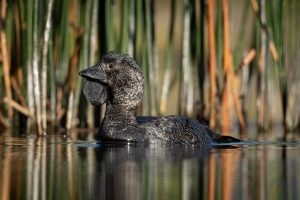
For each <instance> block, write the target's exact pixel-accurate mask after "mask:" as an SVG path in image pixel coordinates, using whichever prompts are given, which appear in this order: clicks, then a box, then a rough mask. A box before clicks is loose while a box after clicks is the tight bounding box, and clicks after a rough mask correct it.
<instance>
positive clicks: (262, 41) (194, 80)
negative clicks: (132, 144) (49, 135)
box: [0, 0, 300, 134]
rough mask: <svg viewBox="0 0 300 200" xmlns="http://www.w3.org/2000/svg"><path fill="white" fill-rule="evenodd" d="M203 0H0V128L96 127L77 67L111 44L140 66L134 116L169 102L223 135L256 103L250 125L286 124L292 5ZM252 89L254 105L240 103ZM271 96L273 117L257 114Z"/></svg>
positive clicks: (291, 86)
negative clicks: (140, 91)
mask: <svg viewBox="0 0 300 200" xmlns="http://www.w3.org/2000/svg"><path fill="white" fill-rule="evenodd" d="M207 3H208V4H207V7H205V6H204V4H205V2H204V1H200V2H198V1H167V2H158V1H154V0H146V1H128V0H123V1H121V0H108V1H103V2H98V1H96V0H89V1H78V0H66V1H63V2H59V1H54V0H51V1H35V0H29V1H28V2H26V4H25V3H24V2H22V1H14V2H6V0H1V28H0V42H1V43H0V47H1V50H0V55H1V56H0V64H1V66H2V67H1V68H0V77H1V78H3V82H1V83H0V88H1V91H3V92H1V94H0V95H1V101H0V107H1V113H0V124H1V126H3V127H7V126H8V125H9V124H12V123H9V121H14V122H15V121H17V123H14V124H18V125H24V121H25V120H24V119H27V121H28V126H29V127H30V128H32V127H34V128H36V130H37V133H38V134H45V133H46V132H47V124H50V123H51V124H52V125H53V124H54V125H55V126H57V125H62V126H63V127H65V128H67V129H70V128H71V127H74V126H89V127H94V126H97V125H98V124H99V121H100V118H101V115H100V114H99V112H100V108H91V106H90V105H89V106H88V105H87V103H86V101H85V100H84V98H83V96H82V93H81V83H82V80H81V78H79V77H77V76H78V71H79V70H80V69H82V68H85V67H88V66H91V65H92V64H94V63H96V62H97V61H98V59H99V58H100V56H101V54H103V53H105V52H107V51H110V50H116V51H122V52H124V53H129V54H130V55H132V56H134V57H135V58H136V59H137V61H138V63H139V64H140V65H141V67H142V69H143V72H144V75H145V81H146V84H145V85H146V87H145V98H144V101H143V104H142V108H141V109H140V111H142V112H143V114H157V113H161V114H167V113H174V111H172V110H177V108H179V109H178V113H179V112H181V113H183V114H186V115H189V116H199V118H201V119H206V121H207V119H209V123H210V126H211V127H213V128H215V127H217V126H218V125H222V127H223V130H224V131H225V132H230V131H231V130H232V125H233V124H234V122H235V121H237V122H238V123H239V126H240V128H242V129H243V128H245V126H246V123H247V121H248V120H251V121H253V117H252V118H250V117H248V116H253V114H252V110H254V108H256V104H257V103H258V108H257V109H256V110H257V111H256V112H257V113H258V115H257V117H255V118H254V120H256V121H257V122H258V124H259V127H260V128H263V129H266V128H268V127H269V124H271V123H273V124H274V123H276V122H278V119H280V120H281V121H282V122H283V125H284V126H285V127H287V128H289V129H292V128H296V127H297V125H298V124H299V115H298V114H297V113H299V109H300V108H299V106H297V105H295V103H293V102H298V100H299V96H300V95H299V94H298V92H297V89H298V87H299V82H297V81H296V80H297V76H299V73H300V72H299V70H297V67H296V66H297V63H298V62H299V56H298V54H297V51H298V49H297V47H298V46H299V45H298V46H297V45H296V44H298V43H299V40H298V37H296V36H297V32H298V29H297V28H296V27H297V24H296V22H297V20H296V19H295V18H296V14H297V9H295V8H297V6H298V7H299V2H298V1H296V0H293V1H291V2H290V3H287V2H265V1H263V0H259V1H258V0H252V1H251V2H247V1H234V2H227V1H223V3H222V4H221V3H220V2H213V1H208V2H207ZM212 3H214V4H215V5H213V4H212ZM250 5H252V6H250ZM166 13H167V14H166ZM255 15H256V16H257V17H256V18H255ZM166 16H167V18H168V19H169V20H164V19H163V18H164V17H166ZM242 19H244V20H242ZM165 21H166V22H168V23H167V24H166V25H165V27H168V28H166V29H165V30H167V31H169V33H168V34H165V35H167V36H166V38H165V39H161V38H163V37H164V34H161V32H162V30H161V29H160V27H161V26H159V23H164V22H165ZM206 24H207V26H206ZM229 24H230V26H229ZM206 40H207V42H206ZM161 52H163V53H161ZM206 52H207V54H206ZM253 52H255V53H253ZM268 54H269V55H270V56H267V55H268ZM241 61H242V62H241ZM207 62H208V65H207V64H206V63H207ZM238 64H240V65H238ZM238 66H239V67H238ZM294 71H295V73H294ZM162 72H163V74H162V75H161V73H162ZM179 72H181V73H179ZM161 79H163V80H161ZM255 79H258V80H259V81H258V82H257V84H254V86H256V88H254V89H251V88H250V86H248V85H249V83H250V82H251V81H252V82H253V80H255ZM254 82H255V81H254ZM160 83H162V84H160ZM277 85H279V86H277ZM178 86H179V87H178ZM206 86H209V87H206ZM251 87H253V86H251ZM245 88H246V89H245ZM273 88H275V89H273ZM271 91H275V93H276V94H272V92H271ZM159 94H161V95H159ZM253 94H257V95H258V101H257V102H251V101H250V99H251V96H253ZM276 95H280V96H281V101H279V103H281V105H282V117H277V118H276V119H275V117H274V115H272V114H270V115H269V116H267V113H268V112H267V111H268V110H271V111H272V112H273V113H274V112H276V113H280V112H281V109H276V110H275V109H274V108H277V106H274V105H277V104H278V103H277V102H275V100H274V99H277V98H273V97H276ZM174 96H176V97H179V98H178V99H180V100H179V101H178V102H179V103H178V105H174V104H176V103H177V101H172V100H171V99H172V98H173V97H174ZM170 102H171V103H170ZM274 102H275V103H274ZM250 104H251V105H250ZM197 105H200V106H199V108H198V107H197ZM87 107H88V109H87ZM293 108H295V109H293ZM13 109H15V110H16V111H17V112H12V111H13ZM197 109H198V110H197ZM101 110H102V112H103V109H101ZM273 110H275V111H273ZM233 111H234V112H233ZM195 112H198V113H195ZM234 116H235V117H234ZM276 116H280V115H276ZM18 118H19V120H16V119H18ZM275 120H277V121H275ZM219 121H220V123H219ZM272 121H275V122H272ZM217 122H218V123H217Z"/></svg>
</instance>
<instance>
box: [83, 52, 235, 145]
mask: <svg viewBox="0 0 300 200" xmlns="http://www.w3.org/2000/svg"><path fill="white" fill-rule="evenodd" d="M79 75H81V76H82V77H84V83H83V92H84V94H85V97H86V98H87V100H88V101H89V102H90V103H92V104H93V105H100V104H103V103H105V102H106V103H107V104H106V113H105V117H104V119H103V121H102V123H101V127H100V133H99V134H100V137H101V138H102V139H108V140H125V141H137V142H146V143H181V144H195V145H199V146H209V145H211V144H213V143H214V142H216V143H220V142H226V143H227V142H238V141H239V140H238V139H236V138H233V137H230V136H221V135H219V134H216V133H215V132H213V131H212V130H210V129H209V128H208V127H207V126H205V125H202V124H200V123H199V122H198V121H196V120H193V119H191V118H187V117H181V116H167V117H152V116H140V117H136V108H137V106H138V104H139V103H140V102H141V100H142V98H143V93H144V78H143V75H142V72H141V69H140V67H139V65H138V64H137V63H136V62H135V60H134V59H133V58H131V57H130V56H128V55H126V54H121V53H115V52H109V53H107V54H106V55H104V56H103V57H102V60H101V62H100V63H98V64H96V65H95V66H92V67H90V68H88V69H85V70H82V71H81V72H79Z"/></svg>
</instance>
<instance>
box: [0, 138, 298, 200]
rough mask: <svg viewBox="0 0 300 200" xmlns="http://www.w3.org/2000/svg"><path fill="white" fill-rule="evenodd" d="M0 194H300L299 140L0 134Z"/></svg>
mask: <svg viewBox="0 0 300 200" xmlns="http://www.w3.org/2000/svg"><path fill="white" fill-rule="evenodd" d="M0 195H1V196H0V199H1V200H5V199H130V200H131V199H172V200H173V199H300V143H299V142H290V143H281V142H274V143H268V144H256V145H242V146H231V147H222V148H215V149H201V148H196V147H182V146H181V147H180V146H151V147H142V146H136V145H133V144H101V143H97V142H96V141H95V140H93V139H92V137H91V139H84V140H79V139H78V137H76V138H75V139H74V138H73V139H72V138H68V139H66V138H62V137H59V136H49V137H47V138H39V139H37V138H34V137H27V138H12V137H6V136H4V135H1V136H0Z"/></svg>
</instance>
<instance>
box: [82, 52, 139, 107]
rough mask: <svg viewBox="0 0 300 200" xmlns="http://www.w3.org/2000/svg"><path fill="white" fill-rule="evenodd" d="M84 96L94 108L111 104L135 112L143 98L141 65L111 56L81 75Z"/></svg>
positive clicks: (117, 54)
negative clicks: (133, 109)
mask: <svg viewBox="0 0 300 200" xmlns="http://www.w3.org/2000/svg"><path fill="white" fill-rule="evenodd" d="M79 75H80V76H82V77H83V78H84V82H83V93H84V95H85V97H86V98H87V100H88V101H89V102H90V103H91V104H93V105H101V104H103V103H105V102H108V103H109V104H112V105H119V106H123V107H128V108H134V107H136V106H137V105H138V103H139V102H140V101H141V100H142V98H143V92H144V78H143V75H142V72H141V69H140V67H139V65H138V64H137V63H136V62H135V60H134V59H133V58H132V57H130V56H129V55H127V54H122V53H116V52H109V53H107V54H106V55H104V56H103V57H102V59H101V61H100V63H98V64H96V65H94V66H92V67H90V68H87V69H84V70H82V71H80V72H79Z"/></svg>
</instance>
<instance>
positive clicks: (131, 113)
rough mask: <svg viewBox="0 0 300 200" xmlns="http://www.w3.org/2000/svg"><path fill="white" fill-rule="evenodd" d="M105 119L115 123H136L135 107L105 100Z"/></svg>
mask: <svg viewBox="0 0 300 200" xmlns="http://www.w3.org/2000/svg"><path fill="white" fill-rule="evenodd" d="M104 119H105V120H108V121H113V122H114V123H115V124H119V123H121V124H123V123H126V124H136V108H128V107H124V106H122V105H115V104H112V103H109V102H107V105H106V113H105V118H104Z"/></svg>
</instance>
